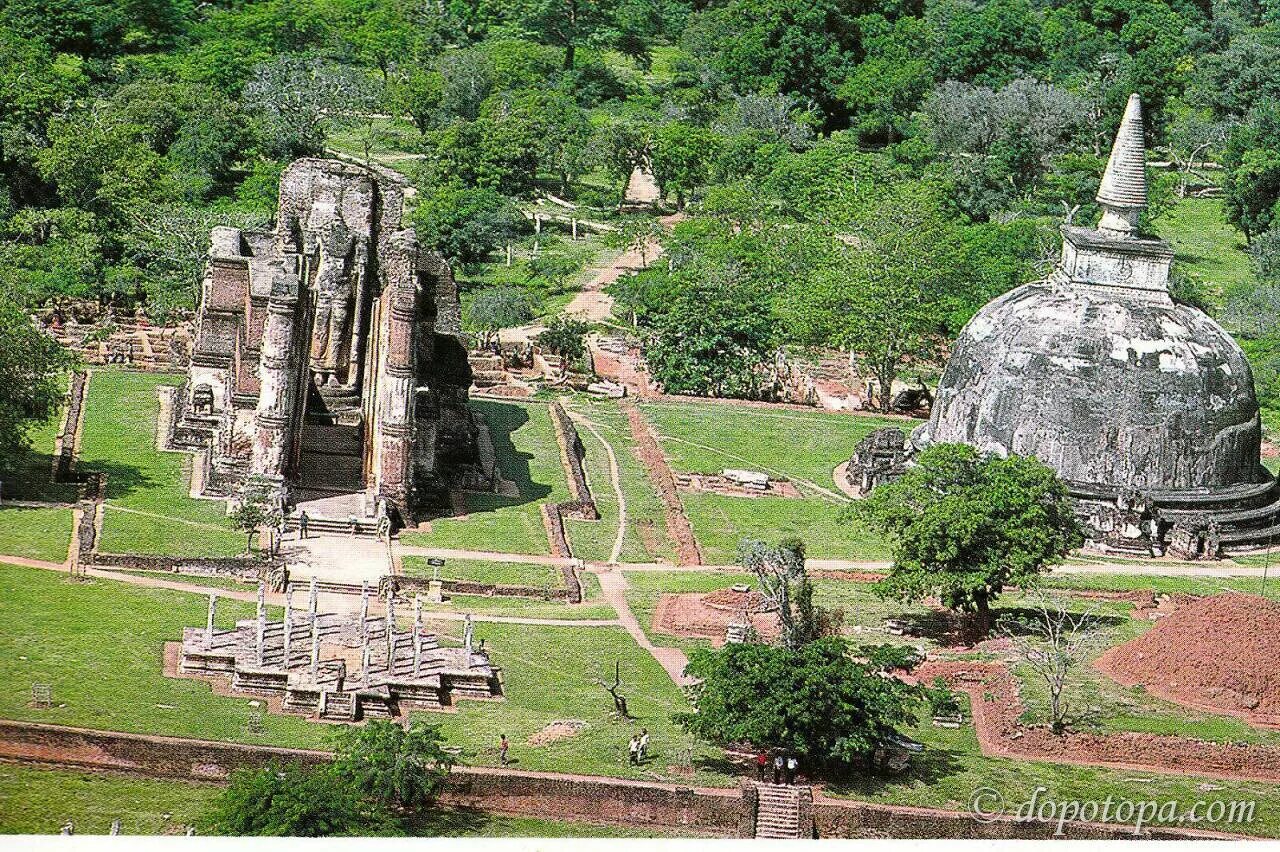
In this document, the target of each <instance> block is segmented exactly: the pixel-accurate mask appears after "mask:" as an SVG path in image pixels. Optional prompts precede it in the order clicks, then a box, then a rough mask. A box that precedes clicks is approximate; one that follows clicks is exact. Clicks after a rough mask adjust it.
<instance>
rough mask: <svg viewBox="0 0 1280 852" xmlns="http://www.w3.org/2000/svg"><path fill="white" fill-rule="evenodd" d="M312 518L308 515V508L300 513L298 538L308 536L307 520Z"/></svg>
mask: <svg viewBox="0 0 1280 852" xmlns="http://www.w3.org/2000/svg"><path fill="white" fill-rule="evenodd" d="M310 520H311V519H310V518H308V517H307V510H306V509H303V510H302V511H301V512H299V513H298V538H306V537H307V522H308V521H310Z"/></svg>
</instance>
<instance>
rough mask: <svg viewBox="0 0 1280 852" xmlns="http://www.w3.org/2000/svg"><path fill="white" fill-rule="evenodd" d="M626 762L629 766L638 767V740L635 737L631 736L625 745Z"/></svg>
mask: <svg viewBox="0 0 1280 852" xmlns="http://www.w3.org/2000/svg"><path fill="white" fill-rule="evenodd" d="M627 762H628V763H629V764H630V765H631V766H639V765H640V738H639V737H637V736H632V737H631V742H630V743H628V744H627Z"/></svg>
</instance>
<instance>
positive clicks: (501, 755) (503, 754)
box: [498, 734, 511, 766]
mask: <svg viewBox="0 0 1280 852" xmlns="http://www.w3.org/2000/svg"><path fill="white" fill-rule="evenodd" d="M509 748H511V743H509V742H507V735H506V734H503V735H502V736H501V737H499V738H498V759H499V760H501V761H502V765H503V766H506V765H507V749H509Z"/></svg>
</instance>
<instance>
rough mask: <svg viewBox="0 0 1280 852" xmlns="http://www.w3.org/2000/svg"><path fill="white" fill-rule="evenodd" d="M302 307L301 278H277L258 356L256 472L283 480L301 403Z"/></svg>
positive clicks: (269, 477) (254, 450) (273, 478)
mask: <svg viewBox="0 0 1280 852" xmlns="http://www.w3.org/2000/svg"><path fill="white" fill-rule="evenodd" d="M297 308H298V279H297V278H296V277H295V276H292V275H285V276H282V277H281V278H279V279H277V280H276V282H275V284H274V285H273V287H272V292H271V298H270V300H269V301H268V302H267V320H266V323H265V324H264V326H263V330H262V348H261V350H260V353H259V356H258V384H259V391H258V410H257V415H256V420H255V422H256V424H257V435H256V437H255V439H254V444H253V462H252V468H251V469H252V471H253V473H254V475H256V476H260V477H264V478H266V479H270V480H275V481H278V482H283V480H284V472H285V465H286V464H287V462H288V459H289V442H290V435H289V430H290V427H291V426H292V424H293V414H294V407H295V405H296V404H297V387H296V385H297V382H296V381H295V378H296V376H295V374H296V372H297V370H296V369H295V366H296V365H295V364H294V358H295V354H294V351H293V350H294V318H295V315H296V313H297Z"/></svg>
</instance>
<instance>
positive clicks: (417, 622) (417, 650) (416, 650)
mask: <svg viewBox="0 0 1280 852" xmlns="http://www.w3.org/2000/svg"><path fill="white" fill-rule="evenodd" d="M421 674H422V596H421V595H414V596H413V676H414V677H418V676H420V675H421Z"/></svg>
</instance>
